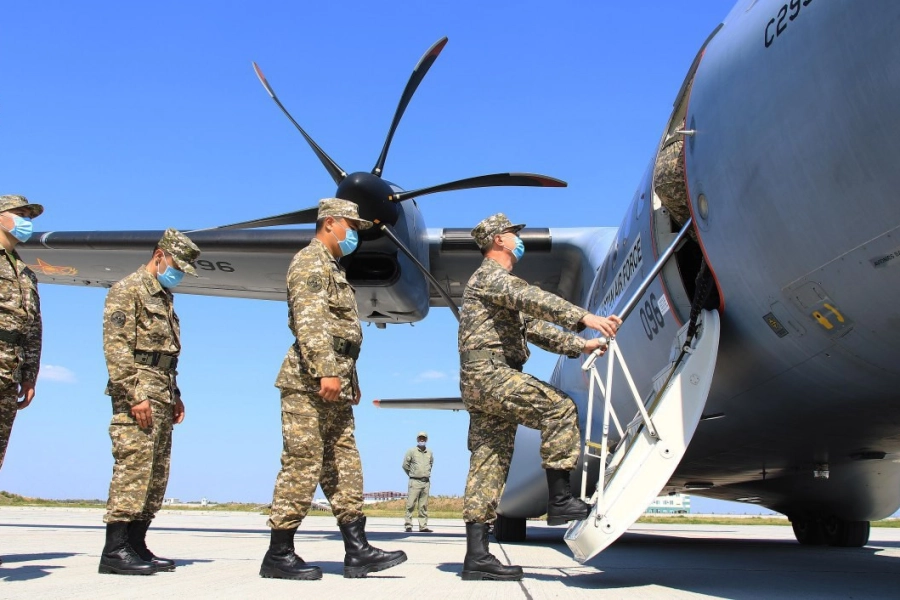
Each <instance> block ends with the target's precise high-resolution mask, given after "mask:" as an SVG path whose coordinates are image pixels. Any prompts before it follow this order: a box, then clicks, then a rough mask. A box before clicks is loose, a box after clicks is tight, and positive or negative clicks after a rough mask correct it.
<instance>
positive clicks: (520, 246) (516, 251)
mask: <svg viewBox="0 0 900 600" xmlns="http://www.w3.org/2000/svg"><path fill="white" fill-rule="evenodd" d="M504 248H506V246H504ZM507 250H509V248H507ZM509 251H510V252H512V255H513V258H515V259H516V262H519V261H520V260H522V255H524V254H525V242H523V241H522V238H520V237H519V236H516V245H515V246H514V247H513V249H512V250H509Z"/></svg>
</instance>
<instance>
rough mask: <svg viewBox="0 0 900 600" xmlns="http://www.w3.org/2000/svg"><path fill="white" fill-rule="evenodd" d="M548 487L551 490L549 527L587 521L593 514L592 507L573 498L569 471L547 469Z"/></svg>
mask: <svg viewBox="0 0 900 600" xmlns="http://www.w3.org/2000/svg"><path fill="white" fill-rule="evenodd" d="M547 487H548V488H549V489H550V502H549V503H548V504H547V525H564V524H565V523H566V521H583V520H585V519H587V517H588V515H589V514H590V513H591V505H590V504H588V503H587V502H584V501H583V500H580V499H579V498H575V497H574V496H572V491H571V490H570V489H569V471H561V470H559V469H547Z"/></svg>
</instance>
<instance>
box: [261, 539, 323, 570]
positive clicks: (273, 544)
mask: <svg viewBox="0 0 900 600" xmlns="http://www.w3.org/2000/svg"><path fill="white" fill-rule="evenodd" d="M296 531H297V528H296V527H294V528H293V529H273V530H272V531H271V536H270V538H269V550H268V551H267V552H266V555H265V556H264V557H263V561H262V566H261V567H260V568H259V576H260V577H266V578H269V579H305V580H312V579H322V569H320V568H319V567H316V566H313V565H308V564H306V561H304V560H303V559H302V558H300V557H299V556H297V555H296V554H295V553H294V533H296Z"/></svg>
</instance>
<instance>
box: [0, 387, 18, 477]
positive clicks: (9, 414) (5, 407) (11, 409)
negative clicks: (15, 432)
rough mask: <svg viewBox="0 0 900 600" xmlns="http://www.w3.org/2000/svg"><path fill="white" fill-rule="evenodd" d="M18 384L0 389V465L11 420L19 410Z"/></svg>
mask: <svg viewBox="0 0 900 600" xmlns="http://www.w3.org/2000/svg"><path fill="white" fill-rule="evenodd" d="M18 394H19V384H17V383H10V384H8V385H5V386H3V388H2V389H0V467H2V466H3V459H4V457H5V456H6V446H7V445H8V444H9V435H10V434H11V433H12V426H13V421H15V420H16V414H17V413H18V412H19V405H18V402H19V396H18Z"/></svg>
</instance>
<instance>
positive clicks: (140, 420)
mask: <svg viewBox="0 0 900 600" xmlns="http://www.w3.org/2000/svg"><path fill="white" fill-rule="evenodd" d="M131 415H132V416H133V417H134V418H135V419H136V420H137V424H138V427H140V428H141V429H147V428H148V427H150V426H151V425H153V411H152V410H151V409H150V401H149V400H144V401H143V402H141V403H139V404H135V405H134V406H132V407H131Z"/></svg>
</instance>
